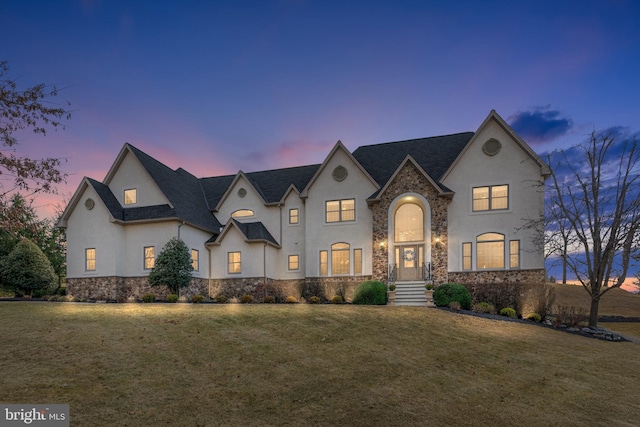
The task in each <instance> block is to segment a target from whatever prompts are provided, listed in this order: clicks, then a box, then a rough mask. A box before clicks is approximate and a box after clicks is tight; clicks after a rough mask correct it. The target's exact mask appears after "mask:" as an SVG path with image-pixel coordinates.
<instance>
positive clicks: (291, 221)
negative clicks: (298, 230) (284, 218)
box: [289, 208, 300, 225]
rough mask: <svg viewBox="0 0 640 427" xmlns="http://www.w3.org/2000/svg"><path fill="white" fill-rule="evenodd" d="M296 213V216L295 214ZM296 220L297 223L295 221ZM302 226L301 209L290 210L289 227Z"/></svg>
mask: <svg viewBox="0 0 640 427" xmlns="http://www.w3.org/2000/svg"><path fill="white" fill-rule="evenodd" d="M294 211H295V215H293V212H294ZM293 218H295V222H294V221H293ZM299 224H300V208H290V209H289V225H299Z"/></svg>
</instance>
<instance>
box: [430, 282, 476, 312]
mask: <svg viewBox="0 0 640 427" xmlns="http://www.w3.org/2000/svg"><path fill="white" fill-rule="evenodd" d="M452 301H457V302H459V303H460V307H461V308H463V309H464V310H470V309H471V293H470V292H469V290H468V289H467V288H465V287H464V286H462V285H461V284H459V283H445V284H444V285H440V286H438V287H437V288H436V290H435V291H433V302H434V303H435V304H436V305H437V306H438V307H449V303H451V302H452Z"/></svg>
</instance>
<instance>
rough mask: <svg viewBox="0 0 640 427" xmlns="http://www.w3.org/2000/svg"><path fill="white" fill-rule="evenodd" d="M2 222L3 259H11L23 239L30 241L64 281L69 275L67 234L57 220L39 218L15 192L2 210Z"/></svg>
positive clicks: (0, 232) (0, 240)
mask: <svg viewBox="0 0 640 427" xmlns="http://www.w3.org/2000/svg"><path fill="white" fill-rule="evenodd" d="M59 215H61V213H59ZM0 223H2V224H4V225H6V227H5V226H3V227H1V228H0V259H2V258H4V257H6V256H8V255H9V254H10V253H11V251H12V250H13V249H14V248H15V246H16V245H17V244H18V242H19V241H20V240H21V239H28V240H31V241H33V242H34V243H35V244H36V245H37V246H38V247H39V248H40V249H41V250H42V252H44V254H45V255H46V257H47V258H48V259H49V261H50V262H51V265H52V267H53V270H54V272H55V273H56V275H57V276H58V280H59V281H61V280H62V279H63V277H64V276H65V274H66V259H65V248H66V234H65V230H64V229H63V228H59V227H57V226H56V221H54V220H52V219H45V220H41V219H39V218H38V216H37V214H36V211H35V209H34V208H33V206H32V204H31V202H28V201H27V200H26V199H25V198H24V197H23V196H22V195H21V194H20V193H14V194H13V195H12V196H11V198H10V199H9V200H8V203H6V204H5V205H4V208H3V209H0ZM1 284H2V283H1V278H0V285H1ZM59 284H60V283H59Z"/></svg>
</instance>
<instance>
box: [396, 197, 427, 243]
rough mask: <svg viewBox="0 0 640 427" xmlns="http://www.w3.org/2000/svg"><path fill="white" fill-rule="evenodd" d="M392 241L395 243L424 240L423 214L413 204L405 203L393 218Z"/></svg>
mask: <svg viewBox="0 0 640 427" xmlns="http://www.w3.org/2000/svg"><path fill="white" fill-rule="evenodd" d="M394 228H395V230H394V240H395V241H396V242H420V241H422V240H424V212H423V211H422V208H421V207H420V206H418V205H416V204H415V203H405V204H403V205H401V206H400V207H399V208H398V209H397V210H396V214H395V218H394Z"/></svg>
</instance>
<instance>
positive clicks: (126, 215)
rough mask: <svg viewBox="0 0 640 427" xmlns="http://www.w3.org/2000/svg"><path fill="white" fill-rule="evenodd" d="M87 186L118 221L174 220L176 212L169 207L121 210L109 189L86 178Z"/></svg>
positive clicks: (159, 206)
mask: <svg viewBox="0 0 640 427" xmlns="http://www.w3.org/2000/svg"><path fill="white" fill-rule="evenodd" d="M87 181H89V184H91V186H92V187H93V189H94V190H95V191H96V193H98V196H99V197H100V199H102V202H103V203H104V205H105V206H106V207H107V209H108V210H109V213H110V214H111V216H113V218H114V219H116V220H118V221H136V220H148V219H161V218H176V217H177V214H176V210H175V209H172V208H171V206H169V205H166V204H165V205H156V206H142V207H135V208H123V207H122V206H121V205H120V203H119V202H118V200H117V199H116V196H114V195H113V192H112V191H111V189H110V188H109V187H108V186H106V185H105V184H103V183H101V182H98V181H96V180H95V179H91V178H87Z"/></svg>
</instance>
